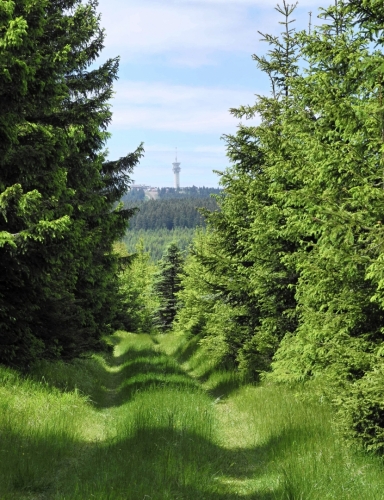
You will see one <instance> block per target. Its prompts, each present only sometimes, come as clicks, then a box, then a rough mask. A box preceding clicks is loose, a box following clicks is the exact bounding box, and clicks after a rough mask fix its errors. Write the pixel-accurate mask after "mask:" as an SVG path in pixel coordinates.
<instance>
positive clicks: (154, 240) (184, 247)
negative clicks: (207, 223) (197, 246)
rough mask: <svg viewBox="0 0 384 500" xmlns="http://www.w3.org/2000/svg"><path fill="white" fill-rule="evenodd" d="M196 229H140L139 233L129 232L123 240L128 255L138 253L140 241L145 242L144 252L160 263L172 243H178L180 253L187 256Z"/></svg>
mask: <svg viewBox="0 0 384 500" xmlns="http://www.w3.org/2000/svg"><path fill="white" fill-rule="evenodd" d="M195 231H196V229H195V228H181V227H175V228H174V229H172V230H169V229H164V228H163V229H149V230H144V229H139V230H137V231H127V234H126V235H125V236H124V238H123V242H124V243H125V245H126V247H127V250H128V253H129V254H133V253H136V251H137V245H138V243H139V241H140V240H142V241H143V245H144V251H145V252H148V253H149V255H150V257H151V260H152V261H155V262H156V261H158V260H160V259H161V258H162V256H163V254H164V252H165V249H166V248H167V247H168V246H169V245H170V244H171V243H177V246H178V247H179V249H180V251H181V252H182V253H183V254H184V255H186V254H187V253H188V249H189V246H190V245H191V244H192V241H193V238H194V235H195Z"/></svg>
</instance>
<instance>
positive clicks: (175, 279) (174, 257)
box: [154, 243, 183, 331]
mask: <svg viewBox="0 0 384 500" xmlns="http://www.w3.org/2000/svg"><path fill="white" fill-rule="evenodd" d="M182 267H183V257H182V255H181V253H180V250H179V248H178V246H177V245H176V244H175V243H171V244H170V245H169V247H168V248H167V249H166V251H165V254H164V256H163V258H162V259H161V260H160V262H159V271H158V273H157V276H156V278H155V284H154V290H155V292H156V293H157V295H158V298H159V302H160V305H159V308H158V310H157V312H156V319H155V322H156V326H157V327H158V328H159V329H160V330H162V331H166V330H168V329H169V328H170V327H171V325H172V322H173V320H174V319H175V316H176V312H177V307H178V299H177V293H178V292H180V290H181V276H180V274H181V271H182Z"/></svg>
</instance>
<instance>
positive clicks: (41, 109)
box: [0, 0, 142, 368]
mask: <svg viewBox="0 0 384 500" xmlns="http://www.w3.org/2000/svg"><path fill="white" fill-rule="evenodd" d="M96 6H97V2H94V1H88V2H84V1H83V2H82V1H81V0H51V1H49V2H45V1H36V2H30V1H27V0H20V1H17V2H13V1H10V0H4V1H2V2H1V6H0V12H1V16H0V66H1V68H2V70H1V72H0V362H2V363H6V364H13V365H18V366H21V367H23V368H27V367H28V366H29V365H30V364H31V363H33V362H34V361H35V360H36V359H40V358H43V357H45V358H66V359H68V358H72V357H74V356H79V355H81V354H83V353H84V352H86V351H89V350H95V349H102V348H104V347H103V342H102V336H103V335H104V334H106V333H109V332H111V331H112V329H113V326H114V325H115V323H116V318H117V313H118V309H119V301H118V293H119V290H118V282H117V273H118V269H119V267H118V257H117V255H115V254H114V252H113V251H112V245H113V242H114V241H115V240H117V239H120V238H121V237H122V236H123V235H124V233H125V231H126V227H127V221H128V219H129V217H130V215H131V214H132V210H130V209H126V210H119V209H114V208H113V207H114V206H115V205H116V203H117V202H118V201H119V200H120V199H121V198H122V197H123V196H124V193H125V192H127V190H128V187H129V183H130V178H129V174H130V173H131V171H132V169H133V167H134V166H135V165H136V164H137V163H138V161H139V158H140V156H141V154H142V149H141V148H139V149H138V150H137V151H136V152H134V153H132V154H130V155H128V156H127V157H125V158H121V159H120V160H118V161H107V160H106V154H105V152H104V146H105V143H106V140H107V138H108V133H107V132H106V128H107V126H108V124H109V122H110V120H111V112H110V110H109V100H110V98H111V97H112V95H113V89H112V85H113V82H114V81H115V79H116V76H117V71H118V59H109V60H107V61H106V62H105V63H103V64H102V65H101V66H100V67H97V66H95V60H96V59H97V58H98V56H99V54H100V51H101V49H102V47H103V41H104V32H103V30H102V29H101V27H100V25H99V16H98V14H97V13H96Z"/></svg>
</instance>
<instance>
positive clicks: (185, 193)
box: [122, 186, 222, 204]
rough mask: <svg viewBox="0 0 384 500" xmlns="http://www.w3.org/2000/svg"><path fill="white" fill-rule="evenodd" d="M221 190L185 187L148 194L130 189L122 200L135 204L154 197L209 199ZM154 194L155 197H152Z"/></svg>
mask: <svg viewBox="0 0 384 500" xmlns="http://www.w3.org/2000/svg"><path fill="white" fill-rule="evenodd" d="M221 191H222V190H221V189H219V188H207V187H196V186H192V187H186V188H182V189H176V188H159V189H157V192H155V193H154V192H151V193H150V194H151V196H149V193H147V192H145V191H144V189H131V190H130V191H129V192H128V193H127V194H126V195H125V196H124V197H123V199H122V201H123V202H124V203H125V204H130V203H132V202H133V203H135V202H138V201H144V200H145V199H150V198H153V197H155V198H156V199H159V200H171V199H184V198H209V197H210V196H211V194H219V193H220V192H221ZM154 194H155V196H154Z"/></svg>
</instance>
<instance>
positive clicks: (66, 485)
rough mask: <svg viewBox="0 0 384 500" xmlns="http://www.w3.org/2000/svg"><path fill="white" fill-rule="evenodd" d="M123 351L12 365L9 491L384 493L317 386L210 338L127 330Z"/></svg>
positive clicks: (6, 411) (89, 495) (182, 496)
mask: <svg viewBox="0 0 384 500" xmlns="http://www.w3.org/2000/svg"><path fill="white" fill-rule="evenodd" d="M114 341H115V344H116V345H115V351H114V355H113V356H110V357H105V358H103V357H101V356H94V357H92V358H90V359H85V360H78V361H76V362H74V363H70V364H65V363H42V364H40V365H39V366H37V367H36V368H35V369H34V371H33V372H32V373H31V374H30V376H29V377H22V376H21V375H20V374H18V373H17V372H15V371H13V370H11V369H7V368H0V381H1V387H0V499H5V500H8V499H12V500H13V499H15V500H22V499H23V500H24V499H31V500H32V499H34V500H37V499H49V500H51V499H53V500H80V499H81V500H83V499H93V498H96V499H99V500H108V499H110V500H120V499H121V500H123V499H124V500H126V499H128V500H142V499H147V500H149V499H158V500H163V499H169V500H210V499H212V500H232V499H234V498H243V499H259V500H299V499H302V500H307V499H308V500H312V499H313V500H320V499H321V500H323V499H325V500H326V499H340V500H342V499H350V500H357V499H358V500H360V499H361V500H376V499H377V500H379V499H380V500H381V499H382V498H383V494H382V491H384V488H383V487H384V481H383V475H382V472H383V471H382V467H381V462H380V461H379V460H378V459H373V458H369V457H367V456H365V455H362V454H361V455H359V454H358V453H356V452H354V451H353V450H351V449H348V448H346V446H345V445H344V443H343V442H342V440H341V439H339V437H338V435H337V433H336V432H335V430H334V426H333V422H332V411H331V409H330V407H329V406H328V404H327V403H325V402H323V401H321V400H319V399H316V398H315V397H312V396H311V389H310V387H305V386H303V387H295V388H288V387H285V386H276V385H258V386H256V385H254V386H253V385H250V384H245V383H244V380H242V379H241V377H240V376H239V375H238V374H237V373H235V372H228V371H225V370H223V369H222V368H221V367H220V366H217V363H216V362H213V361H212V358H210V357H209V356H208V355H207V352H205V351H203V350H202V349H201V348H200V346H199V343H198V339H192V340H187V339H185V338H183V337H181V336H176V335H173V334H168V335H158V336H156V337H151V336H149V335H133V334H128V333H125V332H117V333H116V335H115V337H114Z"/></svg>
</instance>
